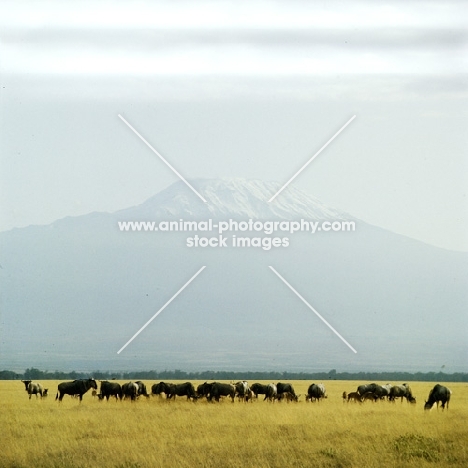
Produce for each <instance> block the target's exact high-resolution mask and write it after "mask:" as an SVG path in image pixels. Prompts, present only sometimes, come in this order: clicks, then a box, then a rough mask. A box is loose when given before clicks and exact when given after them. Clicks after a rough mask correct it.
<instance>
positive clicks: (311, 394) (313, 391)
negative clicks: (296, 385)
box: [306, 383, 327, 401]
mask: <svg viewBox="0 0 468 468" xmlns="http://www.w3.org/2000/svg"><path fill="white" fill-rule="evenodd" d="M322 398H327V395H326V391H325V386H324V385H323V384H314V383H313V384H310V385H309V388H308V390H307V395H306V401H309V400H310V401H315V400H318V401H320V400H321V399H322Z"/></svg>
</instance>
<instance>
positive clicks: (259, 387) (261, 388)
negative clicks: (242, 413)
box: [250, 383, 268, 398]
mask: <svg viewBox="0 0 468 468" xmlns="http://www.w3.org/2000/svg"><path fill="white" fill-rule="evenodd" d="M267 387H268V385H263V384H261V383H254V384H253V385H252V386H251V387H250V389H251V390H252V392H254V394H255V397H256V398H258V395H265V394H266V392H267Z"/></svg>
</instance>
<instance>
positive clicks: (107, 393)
mask: <svg viewBox="0 0 468 468" xmlns="http://www.w3.org/2000/svg"><path fill="white" fill-rule="evenodd" d="M111 396H114V397H115V399H116V400H119V399H120V400H121V399H122V397H123V393H122V387H121V386H120V384H119V383H117V382H109V381H107V380H103V381H101V391H100V394H99V395H98V397H99V399H100V400H102V399H104V398H105V399H106V400H107V401H109V397H111Z"/></svg>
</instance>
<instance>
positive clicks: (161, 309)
mask: <svg viewBox="0 0 468 468" xmlns="http://www.w3.org/2000/svg"><path fill="white" fill-rule="evenodd" d="M205 268H206V265H205V266H202V267H201V268H200V269H199V270H198V271H197V272H196V273H195V274H194V275H193V276H192V277H191V278H190V279H189V280H188V281H187V282H186V283H185V284H184V285H183V286H182V287H181V288H180V289H179V290H178V291H177V292H176V293H175V294H174V295H173V296H172V297H171V298H170V299H169V300H168V301H167V302H166V303H165V304H164V305H163V306H162V307H161V308H160V309H159V310H158V311H157V312H156V313H155V314H154V315H153V316H152V317H151V318H150V319H149V320H148V321H147V322H146V323H145V324H144V325H143V326H142V327H141V328H140V329H139V330H138V331H137V332H136V333H135V334H134V335H133V336H132V337H131V338H130V339H129V340H128V341H127V342H126V343H125V344H124V345H123V346H122V347H121V348H120V349H119V350H118V351H117V354H120V353H121V352H122V351H123V350H124V349H125V348H126V347H127V346H128V345H129V344H130V343H131V342H132V341H133V340H134V339H135V338H136V337H137V336H138V335H139V334H140V333H141V332H142V331H143V330H144V329H145V328H146V327H147V326H148V325H149V324H150V323H151V322H152V321H153V320H154V319H155V318H156V317H157V316H158V315H159V314H160V313H161V312H162V311H163V310H164V309H165V308H166V307H167V306H168V305H169V304H170V303H171V302H172V301H173V300H174V299H175V298H176V297H177V296H178V295H179V294H180V293H181V292H182V291H183V290H184V289H185V288H186V287H187V286H188V285H189V284H190V283H191V282H192V281H193V280H194V279H195V278H196V277H197V276H198V275H199V274H200V273H201V272H202V271H203V270H204V269H205Z"/></svg>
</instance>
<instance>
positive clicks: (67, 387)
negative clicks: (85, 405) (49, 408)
mask: <svg viewBox="0 0 468 468" xmlns="http://www.w3.org/2000/svg"><path fill="white" fill-rule="evenodd" d="M90 388H94V389H95V390H97V384H96V381H95V380H94V379H80V380H74V381H73V382H62V383H60V384H59V385H58V389H57V390H58V391H57V395H56V396H55V399H56V400H57V399H58V400H59V401H62V398H63V396H64V395H78V396H79V397H80V401H81V400H83V395H84V394H85V393H86V392H87V391H88V390H89V389H90ZM59 394H60V396H59Z"/></svg>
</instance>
